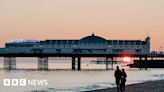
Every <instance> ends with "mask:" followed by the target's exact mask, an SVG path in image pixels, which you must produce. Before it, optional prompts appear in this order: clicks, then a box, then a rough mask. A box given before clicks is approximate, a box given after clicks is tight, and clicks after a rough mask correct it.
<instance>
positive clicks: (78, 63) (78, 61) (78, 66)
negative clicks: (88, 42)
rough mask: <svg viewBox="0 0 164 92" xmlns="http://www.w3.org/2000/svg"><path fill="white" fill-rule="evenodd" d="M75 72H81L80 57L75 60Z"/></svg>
mask: <svg viewBox="0 0 164 92" xmlns="http://www.w3.org/2000/svg"><path fill="white" fill-rule="evenodd" d="M77 70H81V57H78V58H77Z"/></svg>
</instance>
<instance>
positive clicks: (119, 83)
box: [114, 66, 122, 92]
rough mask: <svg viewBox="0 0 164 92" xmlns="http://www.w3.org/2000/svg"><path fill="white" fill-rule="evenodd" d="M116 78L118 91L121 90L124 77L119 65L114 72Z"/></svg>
mask: <svg viewBox="0 0 164 92" xmlns="http://www.w3.org/2000/svg"><path fill="white" fill-rule="evenodd" d="M114 76H115V79H116V85H117V92H119V91H120V90H121V77H122V72H121V70H120V69H119V67H118V66H117V67H116V71H115V73H114Z"/></svg>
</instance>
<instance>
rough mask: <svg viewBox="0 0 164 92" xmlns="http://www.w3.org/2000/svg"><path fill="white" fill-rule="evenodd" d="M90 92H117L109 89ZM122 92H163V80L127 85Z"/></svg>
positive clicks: (114, 89)
mask: <svg viewBox="0 0 164 92" xmlns="http://www.w3.org/2000/svg"><path fill="white" fill-rule="evenodd" d="M90 92H117V89H116V88H109V89H102V90H95V91H90ZM124 92H164V80H159V81H148V82H144V83H138V84H132V85H127V86H126V90H125V91H124Z"/></svg>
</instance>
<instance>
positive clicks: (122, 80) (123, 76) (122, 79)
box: [121, 69, 127, 92]
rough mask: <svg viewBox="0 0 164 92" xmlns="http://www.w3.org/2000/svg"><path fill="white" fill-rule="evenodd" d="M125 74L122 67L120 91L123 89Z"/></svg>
mask: <svg viewBox="0 0 164 92" xmlns="http://www.w3.org/2000/svg"><path fill="white" fill-rule="evenodd" d="M126 77H127V74H126V72H125V70H124V69H122V77H121V92H122V91H125V82H126Z"/></svg>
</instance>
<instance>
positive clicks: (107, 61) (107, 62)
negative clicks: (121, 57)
mask: <svg viewBox="0 0 164 92" xmlns="http://www.w3.org/2000/svg"><path fill="white" fill-rule="evenodd" d="M108 59H109V58H108V57H106V59H105V61H106V70H108V69H109V68H108V65H109V60H108Z"/></svg>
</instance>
